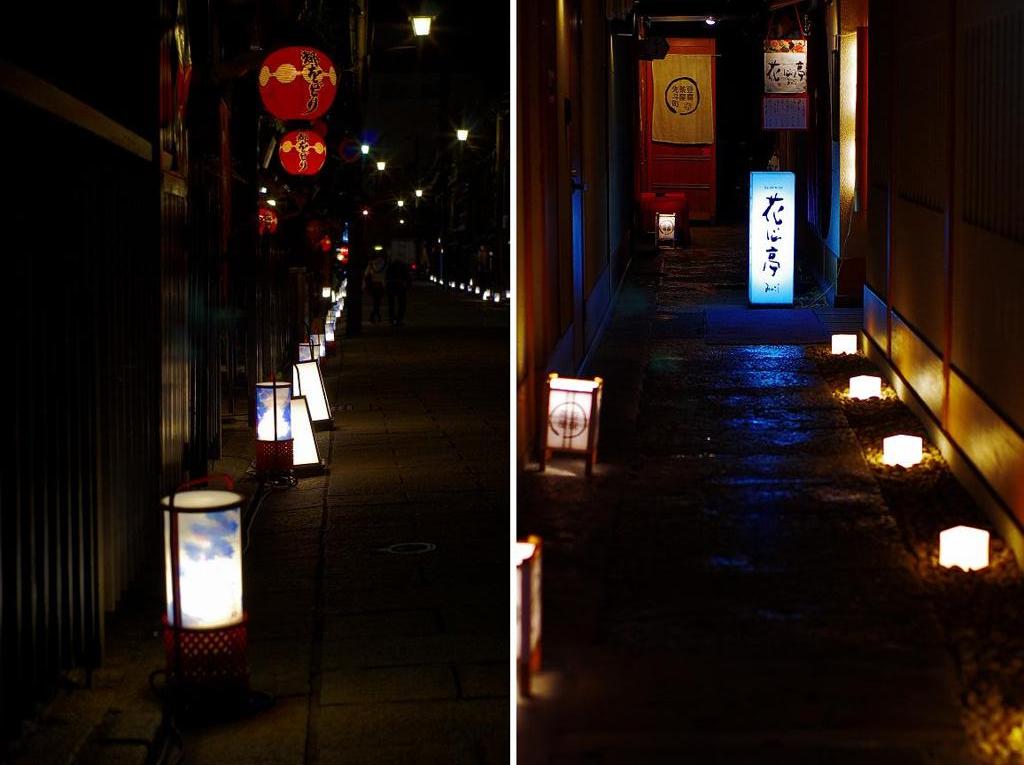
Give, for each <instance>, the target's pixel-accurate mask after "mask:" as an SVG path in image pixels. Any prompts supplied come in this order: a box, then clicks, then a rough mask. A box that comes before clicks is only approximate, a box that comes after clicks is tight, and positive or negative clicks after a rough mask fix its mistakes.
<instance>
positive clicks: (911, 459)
mask: <svg viewBox="0 0 1024 765" xmlns="http://www.w3.org/2000/svg"><path fill="white" fill-rule="evenodd" d="M922 453H923V441H922V440H921V437H920V436H904V435H899V436H889V437H888V438H883V439H882V462H884V463H885V464H886V465H901V466H902V467H905V468H910V467H914V465H916V464H917V463H919V462H920V461H921V457H922Z"/></svg>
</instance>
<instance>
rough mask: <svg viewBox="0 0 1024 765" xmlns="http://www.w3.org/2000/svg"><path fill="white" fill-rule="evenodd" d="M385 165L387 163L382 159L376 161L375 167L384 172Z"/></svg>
mask: <svg viewBox="0 0 1024 765" xmlns="http://www.w3.org/2000/svg"><path fill="white" fill-rule="evenodd" d="M387 166H388V163H387V162H385V161H384V160H383V159H382V160H380V161H378V162H377V169H378V170H380V171H381V172H382V173H383V172H384V168H385V167H387Z"/></svg>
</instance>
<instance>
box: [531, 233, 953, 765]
mask: <svg viewBox="0 0 1024 765" xmlns="http://www.w3.org/2000/svg"><path fill="white" fill-rule="evenodd" d="M694 241H695V245H694V247H693V248H690V249H687V250H682V251H675V252H670V253H668V254H664V255H659V256H657V257H649V258H645V259H640V258H637V259H634V261H633V263H632V265H631V268H630V271H629V274H628V276H627V279H626V283H625V284H624V286H623V290H622V293H621V295H620V297H619V301H618V304H617V307H616V313H615V315H614V317H613V320H612V322H611V324H610V326H609V328H608V331H607V333H606V335H605V337H604V338H603V341H602V344H601V347H600V349H599V350H598V352H597V354H596V356H595V358H594V361H593V363H592V367H591V369H590V370H589V372H590V373H592V374H596V375H601V376H602V377H604V379H605V399H604V410H603V416H602V433H601V439H602V444H601V460H602V462H601V463H600V464H599V465H598V468H597V470H596V475H595V477H594V478H593V480H591V481H589V482H588V481H586V480H583V479H581V478H580V477H579V474H581V472H582V470H581V469H580V468H579V467H578V466H577V465H576V464H575V462H574V461H571V460H557V459H556V460H555V461H554V469H553V470H549V472H547V473H545V474H539V473H536V472H528V473H527V474H526V475H525V476H522V477H521V493H520V497H521V500H520V501H521V504H522V509H521V514H522V518H523V525H524V528H523V531H524V532H532V533H537V534H540V535H541V537H542V538H543V539H544V556H545V558H544V577H545V579H544V619H545V622H544V636H543V655H544V672H543V673H542V674H541V676H540V678H539V679H538V682H537V687H538V692H537V695H536V697H535V698H533V699H531V700H529V701H525V702H520V704H519V708H518V718H519V733H518V739H519V744H518V746H519V754H520V761H521V762H524V763H548V762H550V763H559V764H560V765H569V764H570V763H594V764H598V763H600V764H601V765H604V764H605V763H627V762H628V763H647V762H656V763H662V762H664V763H694V764H698V763H699V764H700V765H715V764H718V763H721V764H722V765H725V764H727V763H728V764H729V765H732V764H737V765H738V764H739V763H755V762H756V763H786V765H797V764H802V763H822V765H824V764H825V763H829V764H830V765H832V764H837V763H873V764H874V765H879V764H882V763H893V764H895V763H900V764H901V765H908V764H917V763H961V762H968V761H969V760H968V759H967V757H966V755H965V754H964V752H965V749H966V747H965V743H964V738H963V733H962V730H961V727H960V723H959V719H958V717H959V706H958V704H957V699H956V683H955V677H954V675H953V669H952V664H951V661H950V659H949V658H948V656H947V653H946V650H945V648H944V646H943V644H942V643H941V639H940V634H939V629H938V626H937V625H936V624H935V622H934V620H933V618H932V616H931V614H930V613H929V610H928V605H927V602H926V599H925V597H924V595H923V594H922V592H921V591H920V590H919V588H918V586H917V585H916V584H915V581H914V579H913V578H912V575H911V573H910V570H909V567H908V556H907V554H906V551H905V548H904V547H903V544H902V540H901V538H900V533H899V530H898V528H897V525H896V523H895V521H894V520H893V517H892V515H891V514H890V512H889V511H888V509H887V508H886V506H885V504H884V501H883V500H882V497H881V495H880V493H879V491H878V488H877V485H876V483H875V481H874V479H873V478H872V476H871V474H870V472H869V470H868V467H867V465H866V463H865V461H864V458H863V456H862V454H861V450H860V448H859V446H858V444H857V441H856V439H855V437H854V435H853V433H852V431H851V430H850V428H849V426H848V424H847V422H846V420H845V417H844V415H843V413H842V411H841V410H840V408H839V406H838V404H837V403H836V402H835V400H834V399H833V397H832V392H831V390H830V389H829V388H828V387H827V386H826V384H825V383H824V380H823V379H822V377H821V376H820V375H819V374H818V372H817V370H816V367H815V364H814V362H813V360H812V359H811V358H810V356H809V355H808V353H807V352H806V351H805V349H804V347H802V346H796V345H777V346H754V345H709V344H706V343H705V341H704V327H705V314H704V309H705V308H706V307H709V306H711V305H713V304H717V303H722V302H724V303H728V304H732V305H736V304H740V303H742V302H743V301H744V299H745V296H744V289H743V283H744V282H743V280H744V278H745V274H744V271H743V266H742V264H743V263H744V261H743V253H744V246H743V232H742V231H736V230H729V229H708V228H697V229H695V230H694Z"/></svg>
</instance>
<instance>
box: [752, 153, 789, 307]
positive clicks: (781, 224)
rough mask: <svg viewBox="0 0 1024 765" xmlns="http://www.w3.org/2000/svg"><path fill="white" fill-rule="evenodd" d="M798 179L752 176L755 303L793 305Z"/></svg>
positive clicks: (782, 175)
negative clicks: (796, 186) (796, 180)
mask: <svg viewBox="0 0 1024 765" xmlns="http://www.w3.org/2000/svg"><path fill="white" fill-rule="evenodd" d="M794 187H795V178H794V176H793V173H789V172H766V173H761V172H757V173H751V174H750V232H749V255H748V257H749V286H748V297H749V300H750V302H751V303H753V304H758V303H761V304H765V303H767V304H772V303H781V304H789V303H792V302H793V275H794V263H793V240H794V235H795V232H794V217H793V213H794V198H795V188H794Z"/></svg>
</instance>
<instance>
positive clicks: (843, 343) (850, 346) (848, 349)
mask: <svg viewBox="0 0 1024 765" xmlns="http://www.w3.org/2000/svg"><path fill="white" fill-rule="evenodd" d="M841 354H853V355H856V354H857V336H856V335H832V355H834V356H838V355H841Z"/></svg>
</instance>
